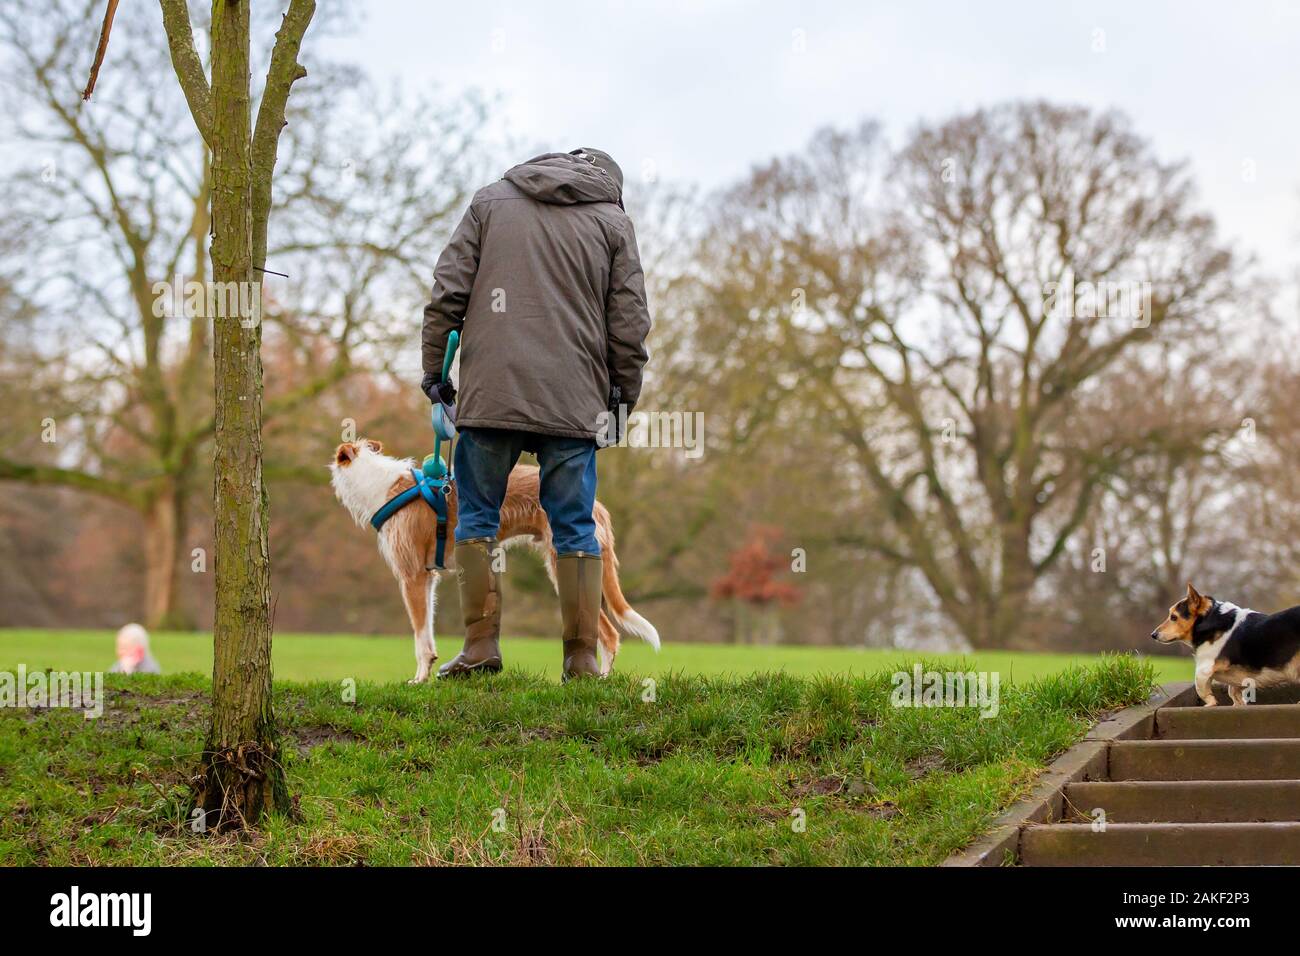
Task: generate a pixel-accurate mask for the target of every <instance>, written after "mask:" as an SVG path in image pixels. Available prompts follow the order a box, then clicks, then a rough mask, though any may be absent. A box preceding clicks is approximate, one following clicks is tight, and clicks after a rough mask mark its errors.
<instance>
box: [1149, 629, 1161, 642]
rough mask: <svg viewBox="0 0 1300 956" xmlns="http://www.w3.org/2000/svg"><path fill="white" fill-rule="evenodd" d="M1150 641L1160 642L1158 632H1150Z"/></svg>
mask: <svg viewBox="0 0 1300 956" xmlns="http://www.w3.org/2000/svg"><path fill="white" fill-rule="evenodd" d="M1151 640H1153V641H1158V640H1160V632H1159V631H1152V632H1151Z"/></svg>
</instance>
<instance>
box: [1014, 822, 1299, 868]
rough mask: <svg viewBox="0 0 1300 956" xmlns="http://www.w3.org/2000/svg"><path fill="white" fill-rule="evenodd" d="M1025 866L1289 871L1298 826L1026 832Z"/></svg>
mask: <svg viewBox="0 0 1300 956" xmlns="http://www.w3.org/2000/svg"><path fill="white" fill-rule="evenodd" d="M1020 862H1021V864H1022V865H1024V866H1288V865H1297V864H1300V823H1111V824H1108V825H1107V827H1106V829H1105V830H1104V831H1100V832H1098V831H1095V830H1094V829H1093V828H1092V825H1091V824H1087V823H1053V824H1045V825H1037V826H1029V827H1026V828H1025V830H1024V832H1023V833H1022V834H1021V836H1020Z"/></svg>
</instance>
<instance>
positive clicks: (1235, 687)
mask: <svg viewBox="0 0 1300 956" xmlns="http://www.w3.org/2000/svg"><path fill="white" fill-rule="evenodd" d="M1228 696H1229V697H1231V698H1232V706H1233V707H1245V706H1246V697H1245V695H1244V694H1243V693H1242V692H1241V685H1240V684H1229V685H1228Z"/></svg>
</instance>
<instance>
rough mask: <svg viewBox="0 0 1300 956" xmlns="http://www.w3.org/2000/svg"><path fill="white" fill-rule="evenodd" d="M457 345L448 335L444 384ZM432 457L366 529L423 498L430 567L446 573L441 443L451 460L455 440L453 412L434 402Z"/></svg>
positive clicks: (446, 486) (446, 484)
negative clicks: (428, 513) (431, 529)
mask: <svg viewBox="0 0 1300 956" xmlns="http://www.w3.org/2000/svg"><path fill="white" fill-rule="evenodd" d="M459 344H460V333H459V332H452V333H451V335H450V336H449V337H448V339H447V354H446V356H445V357H444V358H443V362H442V378H443V381H446V380H447V376H448V375H449V374H450V373H451V360H452V358H454V357H455V355H456V347H457V346H458V345H459ZM432 424H433V435H434V439H433V454H432V455H429V456H428V457H426V458H425V459H424V464H423V466H422V467H420V468H412V469H411V477H412V478H414V479H415V484H414V485H412V486H411V487H410V488H407V489H406V490H405V491H401V492H398V493H397V495H395V496H394V497H392V498H389V499H388V500H387V501H386V502H384V505H383V507H382V508H380V509H379V510H378V511H376V512H375V516H374V517H373V518H371V519H370V526H371V527H372V528H374V529H375V530H376V531H378V530H379V529H380V528H382V527H383V526H384V524H385V523H386V522H387V521H388V519H389V518H391V517H392V516H393V515H395V514H397V512H399V511H401V510H402V509H403V508H405V507H406V506H407V505H409V504H410V503H411V502H412V501H414V500H415V499H416V498H423V499H424V503H425V504H427V505H428V506H429V507H430V508H432V509H433V513H434V515H435V517H436V518H437V520H438V532H437V543H436V544H435V546H434V555H433V566H434V568H436V569H437V570H439V571H445V570H447V566H446V557H447V498H448V496H449V495H450V494H451V483H452V475H451V468H450V467H448V465H447V463H446V462H445V461H444V460H443V458H442V443H443V441H444V440H445V441H446V442H447V446H448V447H447V455H448V457H450V456H451V442H452V439H454V438H455V437H456V421H455V409H454V408H451V409H448V408H447V406H445V405H443V404H441V403H438V402H435V403H434V406H433V415H432Z"/></svg>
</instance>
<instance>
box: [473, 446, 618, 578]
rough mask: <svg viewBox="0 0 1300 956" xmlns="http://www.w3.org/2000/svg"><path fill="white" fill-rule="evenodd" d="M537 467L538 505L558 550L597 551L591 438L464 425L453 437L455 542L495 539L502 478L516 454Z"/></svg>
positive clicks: (502, 498)
mask: <svg viewBox="0 0 1300 956" xmlns="http://www.w3.org/2000/svg"><path fill="white" fill-rule="evenodd" d="M524 451H531V452H533V453H534V454H536V455H537V461H538V464H540V465H541V466H542V488H541V498H542V509H543V510H544V511H545V512H546V517H547V519H548V520H549V521H550V522H551V534H552V536H553V538H554V541H555V551H556V553H557V554H576V553H577V552H579V551H581V552H582V553H584V554H593V555H598V554H600V543H599V542H598V541H597V540H596V519H595V518H593V517H592V516H591V509H592V507H593V506H594V505H595V504H596V442H595V441H594V440H592V439H590V438H558V437H556V436H553V435H537V434H533V433H532V432H519V431H508V430H506V429H501V428H464V429H461V431H460V433H459V437H458V438H457V440H456V459H455V460H456V499H457V503H458V505H457V507H458V510H457V514H456V540H457V541H471V540H473V539H474V538H495V537H496V536H497V530H498V528H499V527H500V525H501V504H502V502H504V501H505V497H506V482H507V480H508V479H509V477H510V471H511V469H513V468H514V467H515V463H516V462H518V461H519V455H520V453H521V452H524Z"/></svg>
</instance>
